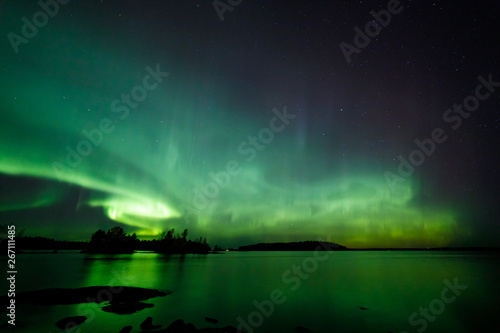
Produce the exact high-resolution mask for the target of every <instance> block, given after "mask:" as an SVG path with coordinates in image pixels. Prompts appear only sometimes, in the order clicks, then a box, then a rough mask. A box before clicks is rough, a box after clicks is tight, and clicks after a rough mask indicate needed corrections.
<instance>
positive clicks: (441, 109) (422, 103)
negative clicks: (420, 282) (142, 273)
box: [0, 0, 500, 247]
mask: <svg viewBox="0 0 500 333" xmlns="http://www.w3.org/2000/svg"><path fill="white" fill-rule="evenodd" d="M44 1H46V2H47V3H50V2H51V1H48V0H44ZM61 2H62V3H64V2H65V1H63V0H61ZM230 2H232V3H233V4H236V5H235V6H230V5H227V3H228V2H227V1H226V0H221V1H220V2H219V5H218V10H219V13H218V12H217V10H216V8H215V7H214V4H213V2H212V1H202V0H197V1H196V0H182V1H181V0H178V1H177V0H176V1H174V0H171V1H122V0H120V1H117V0H115V1H112V0H104V1H100V0H93V1H83V0H80V1H79V0H73V1H70V2H69V3H67V4H59V3H57V4H58V5H57V6H58V7H59V8H58V9H57V10H55V7H54V6H53V5H51V6H52V7H50V6H49V7H50V8H49V7H48V8H49V9H48V10H49V11H52V14H53V15H52V16H53V17H50V16H48V15H45V14H37V13H39V12H40V11H41V10H42V7H41V6H40V5H39V4H37V3H36V2H35V1H14V0H7V1H0V36H1V39H0V40H1V45H0V59H1V61H0V74H1V75H0V224H15V225H16V227H17V230H21V229H25V230H26V233H25V234H26V235H31V236H36V235H43V236H47V237H51V238H56V239H71V240H85V239H88V238H89V237H90V234H91V233H92V232H93V231H95V230H97V229H98V228H106V229H107V228H110V227H112V226H114V225H120V226H122V227H123V228H124V229H125V231H126V232H129V233H132V232H136V233H137V234H138V235H139V236H140V237H151V236H154V235H156V234H157V233H158V232H159V231H161V230H166V229H170V228H175V230H176V232H181V231H182V230H183V229H184V228H188V229H189V231H190V238H194V237H199V236H205V237H207V239H208V242H209V243H210V244H212V245H214V244H220V245H222V246H238V245H243V244H249V243H255V242H267V241H299V240H308V239H310V240H315V239H318V238H322V239H327V240H330V241H333V242H336V243H340V244H343V245H346V246H348V247H414V246H418V247H428V246H494V245H498V242H499V241H500V231H499V229H500V228H499V223H500V221H499V217H500V208H499V207H500V205H499V199H498V192H499V190H500V175H499V172H498V171H499V168H498V161H499V158H498V156H499V153H500V148H499V147H500V137H499V130H500V109H499V104H500V103H499V102H500V100H499V98H500V83H496V82H500V66H499V61H498V60H499V56H500V34H499V31H500V23H499V13H500V2H499V1H451V0H450V1H409V0H405V1H401V3H400V5H399V6H398V5H397V4H390V5H389V8H390V9H391V10H393V12H394V13H393V14H391V17H390V22H388V18H387V15H386V16H384V15H381V16H379V17H378V19H379V20H381V22H382V23H380V24H379V25H376V22H377V21H376V20H375V18H374V17H373V16H372V15H370V11H375V12H379V11H381V10H383V12H382V13H391V12H388V11H387V9H388V3H387V1H344V2H340V1H310V0H309V1H305V0H304V1H299V0H297V1H289V0H287V1H285V0H283V1H250V0H244V1H241V3H239V4H238V2H240V1H235V0H233V1H230ZM220 3H222V5H220ZM224 6H227V7H226V9H227V8H229V9H231V10H227V11H225V12H224V13H221V11H223V9H221V8H224ZM34 16H35V17H34ZM23 17H25V19H24V20H23ZM45 18H46V20H45ZM221 18H223V21H221ZM384 19H385V21H384ZM33 20H35V21H36V22H38V25H39V26H40V27H38V28H37V27H36V26H34V28H35V29H37V30H38V31H35V32H34V31H33V28H30V27H29V25H31V24H32V22H33ZM26 22H28V23H26ZM24 25H28V26H26V27H24V28H23V26H24ZM382 25H385V27H382ZM366 27H367V29H368V31H365V28H366ZM355 28H356V30H355ZM30 29H31V30H30ZM370 29H371V30H370ZM359 31H361V34H365V36H364V37H363V36H362V35H360V34H359ZM377 31H378V35H376V33H377ZM23 34H24V36H23ZM366 34H371V35H372V37H370V36H368V35H366ZM355 35H358V37H357V39H356V40H355ZM356 45H357V46H356ZM341 46H343V47H341ZM344 53H345V54H344ZM488 81H489V83H488ZM469 96H471V97H469ZM474 96H475V97H474ZM464 103H468V104H467V105H466V106H464V107H461V106H460V105H461V104H464ZM467 110H469V111H470V112H469V111H467ZM416 140H417V141H416ZM419 147H420V148H419ZM412 161H413V162H412ZM398 168H399V170H398Z"/></svg>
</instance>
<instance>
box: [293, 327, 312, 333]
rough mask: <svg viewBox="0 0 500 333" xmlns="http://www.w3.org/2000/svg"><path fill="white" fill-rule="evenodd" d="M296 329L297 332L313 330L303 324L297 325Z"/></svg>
mask: <svg viewBox="0 0 500 333" xmlns="http://www.w3.org/2000/svg"><path fill="white" fill-rule="evenodd" d="M295 330H296V331H297V332H311V331H310V330H309V329H307V328H305V327H302V326H297V327H295Z"/></svg>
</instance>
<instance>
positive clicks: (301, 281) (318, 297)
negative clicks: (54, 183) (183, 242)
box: [0, 251, 500, 333]
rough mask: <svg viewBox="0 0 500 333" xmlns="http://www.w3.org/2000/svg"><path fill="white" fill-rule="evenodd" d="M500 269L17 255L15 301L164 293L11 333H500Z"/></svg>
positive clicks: (352, 257)
mask: <svg viewBox="0 0 500 333" xmlns="http://www.w3.org/2000/svg"><path fill="white" fill-rule="evenodd" d="M499 264H500V255H498V254H497V253H490V252H481V253H480V252H449V251H436V252H429V251H425V252H422V251H345V252H341V251H338V252H330V253H329V252H326V251H325V252H316V253H315V252H224V253H223V254H209V255H184V256H181V255H170V256H165V255H159V254H155V253H134V254H131V255H88V254H81V253H76V252H60V253H57V254H24V255H18V256H17V271H18V274H17V281H16V289H17V290H16V291H17V292H21V291H29V290H37V289H45V288H79V287H87V286H99V285H103V286H107V285H110V284H112V285H123V286H136V287H143V288H152V289H160V290H171V291H172V294H170V295H167V296H165V297H158V298H152V299H149V300H147V301H146V302H147V303H152V304H154V307H152V308H148V309H144V310H141V311H139V312H137V313H134V314H130V315H119V314H113V313H107V312H104V311H102V310H100V309H99V306H96V305H91V304H83V305H82V304H80V305H57V306H36V305H24V304H18V305H17V308H16V309H17V316H16V327H15V329H13V330H11V331H13V332H14V331H15V332H60V331H61V330H59V329H58V328H57V327H56V326H55V325H54V323H55V322H57V321H58V320H60V319H62V318H64V317H67V316H77V315H86V316H87V317H88V318H89V319H88V320H87V321H86V322H85V323H83V324H82V325H80V326H79V328H80V329H81V331H80V332H119V331H120V329H121V328H122V327H124V326H126V325H133V326H134V331H133V332H138V331H140V330H139V328H138V327H139V325H140V323H141V322H142V321H144V319H145V318H146V317H148V316H152V317H153V319H154V320H153V322H154V323H155V324H161V325H163V328H165V327H166V326H168V325H169V324H170V323H171V322H173V321H174V320H176V319H179V318H181V319H183V320H184V321H186V322H190V323H193V324H194V325H195V326H196V327H197V328H201V327H224V326H227V325H232V326H236V327H237V326H241V327H242V328H243V329H246V331H247V332H248V333H251V332H297V330H296V327H298V326H301V327H303V328H305V329H308V330H310V331H311V332H384V333H387V332H393V333H399V332H408V333H412V332H419V333H421V332H429V333H430V332H440V333H442V332H454V333H460V332H483V331H484V332H486V331H489V332H493V331H495V330H496V331H498V329H499V328H500V324H499V323H498V320H497V318H498V310H499V309H500V306H499V305H498V299H497V298H498V296H499V295H500V287H499V285H498V282H499V279H498V278H499V276H500V274H499V273H500V265H499ZM7 289H8V288H3V289H2V291H3V290H7ZM108 293H109V292H108ZM1 294H2V295H5V294H6V292H2V293H1ZM96 296H98V295H95V296H94V297H96ZM99 296H100V297H101V296H102V297H103V298H106V297H107V296H106V295H105V293H103V294H102V295H99ZM83 312H85V313H83ZM3 317H4V318H5V313H4V314H3ZM205 317H213V318H216V319H218V320H219V323H218V324H211V323H208V322H206V321H205V319H204V318H205ZM4 318H2V320H1V322H0V323H5V322H6V319H4ZM3 331H9V329H7V330H3ZM74 332H79V331H78V330H77V329H76V330H74Z"/></svg>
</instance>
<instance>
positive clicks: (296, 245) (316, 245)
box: [238, 241, 347, 251]
mask: <svg viewBox="0 0 500 333" xmlns="http://www.w3.org/2000/svg"><path fill="white" fill-rule="evenodd" d="M346 249H347V248H346V247H345V246H343V245H339V244H335V243H331V242H319V241H304V242H291V243H259V244H254V245H244V246H240V247H239V248H238V251H326V250H329V251H342V250H346Z"/></svg>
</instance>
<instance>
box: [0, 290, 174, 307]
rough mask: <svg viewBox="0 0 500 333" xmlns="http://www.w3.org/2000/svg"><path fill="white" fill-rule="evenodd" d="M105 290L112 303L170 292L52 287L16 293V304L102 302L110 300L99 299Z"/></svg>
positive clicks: (5, 300)
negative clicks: (109, 295) (110, 296)
mask: <svg viewBox="0 0 500 333" xmlns="http://www.w3.org/2000/svg"><path fill="white" fill-rule="evenodd" d="M103 291H106V293H108V292H109V293H110V294H111V295H112V298H111V299H110V300H109V301H110V302H111V303H113V302H114V303H120V302H140V301H145V300H147V299H150V298H153V297H158V296H166V295H168V294H170V291H160V290H156V289H146V288H138V287H119V286H115V287H109V286H94V287H85V288H77V289H67V288H51V289H43V290H35V291H26V292H21V293H18V294H16V304H17V303H18V302H19V303H28V304H39V305H66V304H79V303H89V302H94V303H101V302H103V301H107V300H108V299H104V300H102V299H100V300H99V298H98V295H101V294H102V293H103ZM4 302H8V300H7V296H2V297H0V303H4Z"/></svg>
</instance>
